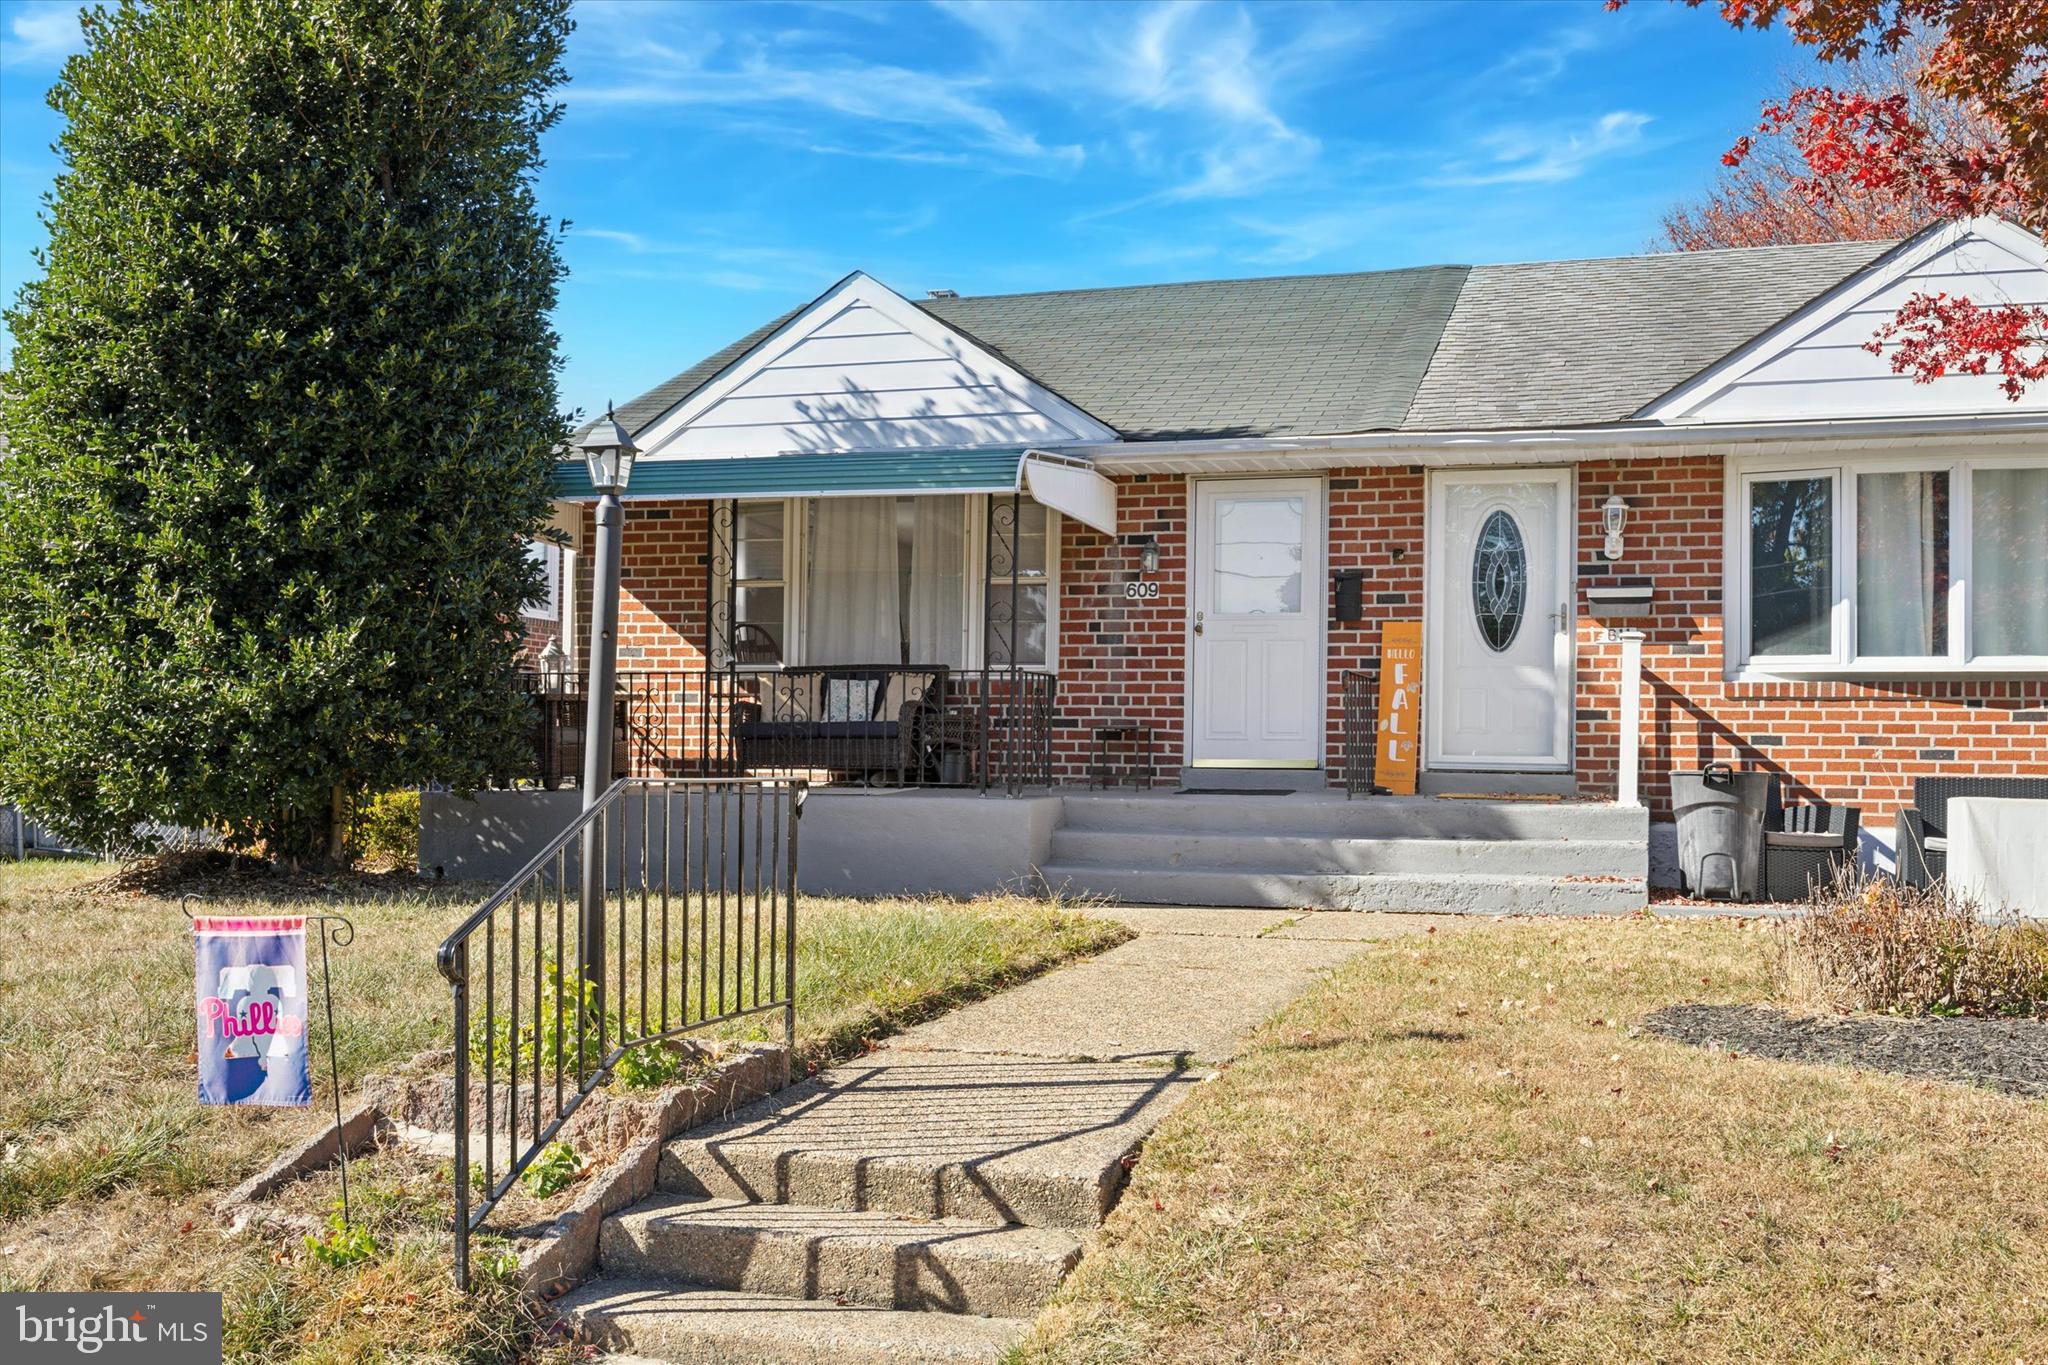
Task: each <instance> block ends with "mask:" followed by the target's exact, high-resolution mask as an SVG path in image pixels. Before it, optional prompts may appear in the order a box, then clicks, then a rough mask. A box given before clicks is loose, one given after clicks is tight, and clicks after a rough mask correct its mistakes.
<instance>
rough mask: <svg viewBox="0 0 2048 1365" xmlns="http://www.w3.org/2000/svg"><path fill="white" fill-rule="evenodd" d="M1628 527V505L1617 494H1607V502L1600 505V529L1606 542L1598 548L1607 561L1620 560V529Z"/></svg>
mask: <svg viewBox="0 0 2048 1365" xmlns="http://www.w3.org/2000/svg"><path fill="white" fill-rule="evenodd" d="M1626 525H1628V503H1627V501H1626V500H1624V499H1623V498H1622V496H1621V494H1619V493H1609V494H1608V495H1607V501H1606V502H1603V503H1601V504H1600V528H1601V529H1602V530H1604V531H1606V532H1607V542H1606V544H1604V545H1602V546H1601V547H1600V553H1601V554H1602V555H1603V556H1605V557H1606V558H1608V559H1620V558H1621V528H1622V527H1624V526H1626Z"/></svg>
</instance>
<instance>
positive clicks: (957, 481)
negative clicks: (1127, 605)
mask: <svg viewBox="0 0 2048 1365" xmlns="http://www.w3.org/2000/svg"><path fill="white" fill-rule="evenodd" d="M1020 489H1021V490H1024V491H1026V492H1029V493H1030V494H1031V496H1032V497H1033V498H1034V499H1036V500H1037V501H1039V502H1042V503H1044V504H1045V505H1046V506H1048V507H1051V508H1053V509H1055V510H1056V511H1059V512H1061V513H1064V514H1065V515H1067V516H1070V517H1073V518H1075V519H1076V520H1078V521H1080V522H1082V523H1084V524H1086V525H1088V526H1092V527H1094V528H1095V529H1096V530H1098V531H1101V532H1103V533H1104V534H1106V535H1114V534H1115V533H1116V485H1115V484H1114V483H1112V482H1110V481H1109V480H1108V479H1106V478H1104V477H1103V476H1102V475H1100V474H1098V473H1096V472H1095V470H1094V468H1093V467H1092V466H1091V465H1090V464H1089V463H1088V461H1086V460H1084V459H1080V458H1078V457H1076V456H1072V455H1055V454H1051V453H1049V452H1046V451H1042V450H1026V449H1015V448H1012V449H1008V450H892V451H878V452H865V453H843V454H830V455H811V454H804V455H754V456H747V457H744V458H738V459H686V460H660V459H656V460H642V461H641V462H640V463H638V464H636V465H634V466H633V482H632V484H631V486H630V490H629V491H628V492H627V494H626V500H627V501H629V502H632V501H637V500H640V499H653V498H669V499H687V500H699V501H716V500H720V499H724V498H867V497H903V496H916V495H918V494H936V493H949V494H961V493H996V494H1003V493H1014V492H1017V491H1019V490H1020ZM553 492H554V495H555V497H557V498H559V499H564V500H568V501H585V500H588V499H591V498H594V497H595V496H596V493H595V491H594V490H593V489H592V488H591V486H590V476H589V474H588V473H587V472H586V471H585V470H584V467H583V465H582V464H581V462H579V461H573V460H564V461H562V462H561V463H560V464H558V465H556V466H555V473H554V480H553Z"/></svg>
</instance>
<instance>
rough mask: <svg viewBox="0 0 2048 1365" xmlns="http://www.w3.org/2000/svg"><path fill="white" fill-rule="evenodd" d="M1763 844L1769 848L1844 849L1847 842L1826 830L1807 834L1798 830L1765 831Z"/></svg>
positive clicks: (1840, 836)
mask: <svg viewBox="0 0 2048 1365" xmlns="http://www.w3.org/2000/svg"><path fill="white" fill-rule="evenodd" d="M1764 844H1765V845H1766V846H1767V847H1770V848H1846V847H1847V846H1848V844H1847V841H1846V840H1845V839H1844V838H1843V836H1842V835H1839V834H1830V833H1828V832H1827V831H1826V830H1821V831H1820V832H1819V833H1807V832H1804V831H1799V830H1782V829H1774V830H1765V831H1764Z"/></svg>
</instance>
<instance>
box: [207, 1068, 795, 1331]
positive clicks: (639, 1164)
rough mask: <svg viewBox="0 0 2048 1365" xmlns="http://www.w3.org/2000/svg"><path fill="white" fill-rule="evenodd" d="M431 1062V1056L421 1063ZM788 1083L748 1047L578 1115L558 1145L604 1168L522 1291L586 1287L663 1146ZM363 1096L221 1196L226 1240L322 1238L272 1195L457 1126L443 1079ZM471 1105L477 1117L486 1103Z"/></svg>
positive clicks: (533, 1260) (546, 1245)
mask: <svg viewBox="0 0 2048 1365" xmlns="http://www.w3.org/2000/svg"><path fill="white" fill-rule="evenodd" d="M435 1056H436V1054H426V1056H425V1057H424V1058H422V1060H430V1059H433V1058H434V1057H435ZM789 1079H790V1076H789V1050H788V1049H787V1048H785V1047H783V1046H782V1045H781V1044H780V1043H749V1044H744V1045H742V1046H740V1047H739V1048H738V1049H737V1050H735V1051H733V1052H732V1053H729V1054H728V1055H726V1056H723V1057H721V1058H719V1059H718V1060H716V1061H715V1062H712V1063H711V1065H710V1067H709V1069H708V1070H706V1071H705V1072H704V1073H702V1074H701V1075H699V1076H697V1077H696V1078H694V1079H693V1080H690V1081H688V1082H686V1083H684V1084H682V1085H679V1086H675V1087H673V1088H671V1089H668V1090H663V1091H659V1092H657V1093H655V1094H654V1095H651V1096H648V1097H646V1098H636V1097H631V1096H627V1095H622V1094H615V1093H614V1094H607V1095H605V1096H604V1097H603V1100H604V1102H601V1103H586V1104H585V1105H584V1106H583V1107H582V1108H580V1109H578V1110H577V1111H576V1113H575V1114H573V1115H571V1116H570V1119H569V1122H568V1123H567V1124H565V1125H564V1126H563V1130H562V1133H561V1136H562V1137H563V1138H564V1139H565V1140H576V1139H581V1140H582V1144H583V1145H585V1146H587V1147H588V1148H590V1149H591V1150H592V1151H593V1152H594V1153H596V1154H597V1155H598V1156H599V1157H600V1159H603V1165H602V1169H600V1170H599V1171H598V1172H597V1174H596V1175H594V1176H593V1177H591V1179H590V1182H589V1185H588V1188H586V1189H585V1190H584V1191H583V1193H582V1194H581V1195H580V1196H579V1197H578V1198H577V1200H576V1202H575V1203H574V1204H572V1205H570V1206H569V1208H568V1209H567V1210H565V1211H564V1212H563V1213H561V1214H560V1215H559V1216H557V1217H556V1219H555V1221H554V1222H553V1223H552V1224H550V1225H549V1226H548V1228H547V1230H546V1231H545V1232H543V1233H541V1234H540V1236H539V1237H538V1238H536V1239H534V1240H532V1241H530V1242H527V1243H526V1244H524V1245H523V1246H521V1248H520V1251H519V1266H518V1269H517V1271H516V1272H515V1275H516V1279H517V1282H518V1285H519V1287H520V1289H522V1290H523V1291H525V1292H526V1293H529V1294H534V1295H540V1296H545V1297H553V1296H554V1295H557V1294H560V1293H563V1292H564V1291H566V1290H569V1289H572V1288H574V1287H575V1286H576V1285H578V1284H580V1283H582V1281H583V1280H584V1279H585V1278H586V1277H588V1276H589V1274H590V1273H591V1271H593V1270H594V1269H596V1266H597V1233H598V1228H599V1227H600V1226H601V1225H602V1224H603V1222H604V1220H605V1219H606V1218H608V1217H610V1216H611V1215H612V1214H614V1213H617V1212H618V1211H619V1210H620V1209H623V1208H626V1207H628V1206H630V1205H632V1204H635V1203H637V1202H639V1201H640V1200H642V1199H645V1198H646V1197H647V1196H648V1195H650V1194H652V1193H653V1192H654V1177H655V1171H656V1168H657V1167H658V1166H659V1165H660V1161H661V1148H662V1145H663V1144H664V1143H666V1142H667V1141H668V1140H669V1139H670V1138H673V1137H675V1136H676V1135H677V1134H679V1133H683V1132H687V1131H688V1130H689V1129H692V1128H695V1127H697V1126H699V1125H700V1124H704V1123H708V1122H710V1121H712V1120H713V1119H718V1118H723V1117H724V1116H725V1115H727V1114H730V1113H731V1112H732V1111H733V1110H735V1109H738V1108H740V1107H742V1106H743V1105H748V1104H751V1103H753V1102H754V1101H755V1100H758V1099H761V1098H763V1097H764V1096H767V1095H772V1094H774V1093H775V1092H776V1091H778V1090H780V1089H782V1088H783V1087H784V1086H786V1085H788V1084H789ZM363 1095H364V1097H363V1100H362V1101H361V1103H359V1104H358V1105H357V1106H356V1107H355V1109H353V1110H352V1111H350V1112H349V1113H348V1114H346V1115H344V1116H343V1118H342V1121H341V1129H340V1143H339V1144H338V1143H337V1141H336V1133H335V1129H334V1127H333V1126H332V1125H330V1126H328V1127H325V1128H322V1129H320V1130H319V1131H317V1132H315V1133H313V1134H312V1135H311V1136H310V1137H308V1138H306V1139H305V1140H304V1141H303V1142H301V1143H299V1144H298V1145H297V1146H295V1147H292V1148H290V1149H288V1150H286V1151H285V1152H283V1153H281V1154H279V1156H278V1158H277V1159H276V1160H275V1161H273V1162H271V1163H270V1164H269V1165H268V1166H266V1167H264V1168H263V1169H262V1170H261V1171H258V1172H257V1173H256V1174H254V1175H252V1176H250V1177H249V1178H248V1179H247V1180H244V1181H243V1182H242V1183H241V1184H239V1185H237V1186H236V1187H235V1188H234V1189H233V1190H231V1191H229V1192H228V1193H227V1194H226V1195H224V1196H222V1198H221V1199H220V1201H219V1202H218V1203H217V1204H215V1206H214V1212H215V1214H216V1216H217V1217H219V1218H220V1219H221V1220H222V1221H223V1222H225V1223H226V1224H227V1225H228V1231H229V1232H230V1233H234V1232H240V1231H242V1230H243V1229H245V1228H247V1227H249V1226H250V1225H252V1224H257V1223H260V1224H264V1225H266V1226H270V1227H276V1228H280V1229H286V1230H291V1231H298V1232H306V1233H311V1234H315V1235H317V1234H318V1233H319V1231H320V1227H319V1222H318V1220H317V1219H314V1218H310V1217H307V1216H305V1215H301V1214H288V1213H283V1212H280V1211H279V1210H277V1209H273V1208H270V1207H269V1206H268V1204H267V1201H268V1200H269V1198H270V1196H272V1195H273V1194H275V1193H276V1192H277V1191H278V1190H280V1189H282V1188H283V1187H284V1186H286V1185H289V1184H291V1183H292V1182H293V1181H295V1180H299V1179H302V1178H304V1177H305V1176H308V1175H311V1174H312V1173H313V1172H315V1171H318V1170H323V1169H325V1168H326V1167H328V1166H331V1165H333V1164H334V1162H335V1161H336V1159H337V1157H338V1154H339V1146H340V1145H342V1144H345V1145H346V1148H347V1152H348V1154H349V1155H350V1156H355V1155H357V1154H359V1153H361V1152H365V1151H368V1150H369V1149H370V1148H371V1147H373V1146H375V1145H376V1143H377V1141H378V1139H379V1138H380V1137H383V1136H385V1135H386V1134H389V1133H393V1132H397V1133H399V1134H401V1135H403V1136H404V1137H406V1138H408V1139H411V1138H413V1136H414V1135H418V1136H420V1137H433V1136H438V1135H440V1134H443V1133H446V1132H447V1131H449V1129H450V1127H451V1126H452V1122H453V1114H454V1086H453V1083H452V1082H451V1081H450V1080H449V1079H448V1078H447V1077H446V1076H429V1077H424V1078H416V1077H402V1076H372V1077H370V1078H368V1079H367V1080H366V1081H365V1082H364V1085H363ZM471 1098H472V1106H473V1112H476V1110H478V1109H480V1108H481V1106H480V1104H479V1103H478V1101H479V1099H480V1096H477V1095H473V1096H472V1097H471ZM592 1098H593V1099H597V1098H598V1097H597V1096H593V1097H592Z"/></svg>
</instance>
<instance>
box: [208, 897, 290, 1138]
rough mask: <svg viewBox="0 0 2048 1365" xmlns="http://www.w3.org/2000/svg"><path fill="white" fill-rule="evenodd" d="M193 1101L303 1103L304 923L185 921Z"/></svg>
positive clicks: (221, 918) (279, 920)
mask: <svg viewBox="0 0 2048 1365" xmlns="http://www.w3.org/2000/svg"><path fill="white" fill-rule="evenodd" d="M192 939H193V943H194V947H195V956H196V957H197V960H198V974H197V980H196V982H195V985H196V987H197V989H196V992H195V994H196V997H197V1007H198V1012H199V1102H200V1103H201V1104H267V1105H295V1106H296V1105H305V1104H307V1103H309V1102H310V1101H311V1100H312V1098H313V1080H312V1074H311V1072H310V1071H309V1070H308V1068H307V1064H306V921H305V920H304V919H303V918H300V917H298V916H273V917H258V918H233V917H228V916H212V915H199V916H195V917H194V918H193V920H192Z"/></svg>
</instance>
